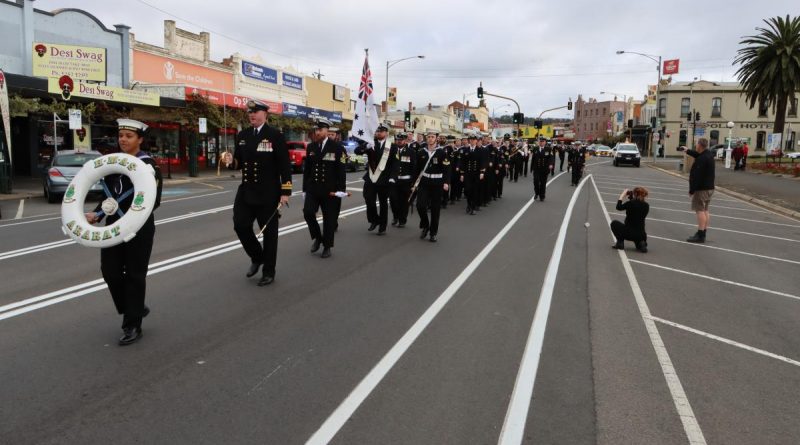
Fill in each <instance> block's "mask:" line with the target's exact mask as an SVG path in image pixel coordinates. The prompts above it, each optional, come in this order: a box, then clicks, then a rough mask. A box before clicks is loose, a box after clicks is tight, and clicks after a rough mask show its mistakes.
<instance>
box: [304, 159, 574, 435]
mask: <svg viewBox="0 0 800 445" xmlns="http://www.w3.org/2000/svg"><path fill="white" fill-rule="evenodd" d="M563 174H564V173H563V172H562V173H559V174H558V175H556V176H555V177H554V178H553V179H551V180H550V181H549V182H548V183H547V184H548V185H549V184H550V183H551V182H553V181H555V180H556V179H558V177H559V176H561V175H563ZM533 202H534V199H533V198H531V199H530V200H529V201H528V202H527V203H526V204H525V205H524V206H522V208H521V209H520V210H519V211H518V212H517V214H516V215H514V217H513V218H511V220H510V221H509V222H508V223H507V224H506V225H505V226H504V227H503V228H502V229H501V230H500V231H499V232H498V233H497V235H495V237H494V238H492V240H491V241H489V244H487V245H486V246H485V247H484V248H483V250H481V251H480V253H478V255H477V256H475V258H473V259H472V261H471V262H470V263H469V264H468V265H467V267H466V268H464V270H463V271H461V273H460V274H459V275H458V276H457V277H456V278H455V280H453V282H452V283H450V285H449V286H447V289H445V290H444V292H442V293H441V295H439V297H438V298H436V300H435V301H434V302H433V304H431V306H430V307H428V309H427V310H426V311H425V312H424V313H423V314H422V316H420V317H419V319H418V320H417V321H416V322H414V324H413V325H412V326H411V327H410V328H409V329H408V331H406V333H405V334H403V336H402V337H400V339H399V340H398V341H397V343H395V344H394V346H392V348H391V349H389V351H388V352H387V353H386V355H384V356H383V357H382V358H381V360H380V361H379V362H378V363H377V364H376V365H375V366H374V367H373V368H372V369H371V370H370V371H369V373H368V374H367V375H366V376H365V377H364V378H363V379H362V380H361V381H360V382H359V383H358V385H356V387H355V388H353V390H352V391H351V392H350V394H348V395H347V398H345V399H344V401H342V403H341V404H339V406H338V407H336V409H335V410H334V411H333V413H331V415H330V416H328V418H327V419H325V422H324V423H323V424H322V425H321V426H320V427H319V429H318V430H317V431H316V432H315V433H314V434H313V435H312V436H311V437H310V438H309V439H308V441H307V442H306V445H322V444H327V443H328V442H330V441H331V440H332V439H333V437H334V436H335V435H336V433H338V432H339V430H340V429H341V428H342V426H344V424H345V423H346V422H347V420H348V419H350V417H351V416H352V415H353V413H355V411H356V409H358V407H359V406H360V405H361V403H363V402H364V400H365V399H366V398H367V397H368V396H369V394H370V393H372V391H373V390H374V389H375V388H376V387H377V386H378V384H379V383H380V382H381V380H383V378H384V377H386V374H388V373H389V371H390V370H391V369H392V368H393V367H394V365H395V364H397V362H398V361H399V360H400V358H401V357H402V356H403V354H405V352H406V351H407V350H408V348H410V347H411V345H412V344H413V343H414V341H416V339H417V338H418V337H419V336H420V334H422V332H423V331H424V330H425V328H427V327H428V325H429V324H430V323H431V322H432V321H433V319H434V318H436V316H437V315H438V314H439V312H440V311H441V310H442V308H444V307H445V305H447V303H448V302H449V301H450V299H451V298H453V296H454V295H455V294H456V292H458V290H459V289H460V288H461V286H462V285H463V284H464V283H465V282H466V281H467V279H469V277H470V276H471V275H472V274H473V273H474V272H475V270H477V268H478V266H480V265H481V263H482V262H483V260H484V259H486V257H487V256H489V254H490V253H491V252H492V250H494V248H495V246H497V244H498V243H499V242H500V240H502V239H503V237H505V235H506V233H508V232H509V230H511V228H512V227H513V226H514V224H516V223H517V221H518V220H519V219H520V218H521V217H522V215H523V214H524V213H525V212H526V211H527V210H528V208H529V207H530V206H531V205H532V204H533Z"/></svg>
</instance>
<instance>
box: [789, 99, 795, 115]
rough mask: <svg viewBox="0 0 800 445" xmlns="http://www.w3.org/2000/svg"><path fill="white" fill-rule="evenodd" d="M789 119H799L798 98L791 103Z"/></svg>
mask: <svg viewBox="0 0 800 445" xmlns="http://www.w3.org/2000/svg"><path fill="white" fill-rule="evenodd" d="M789 117H797V98H796V97H795V98H794V100H790V101H789Z"/></svg>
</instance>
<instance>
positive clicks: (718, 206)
mask: <svg viewBox="0 0 800 445" xmlns="http://www.w3.org/2000/svg"><path fill="white" fill-rule="evenodd" d="M600 193H601V194H603V195H606V196H619V193H612V192H600ZM647 200H648V201H664V202H674V203H677V204H688V203H689V201H688V200H683V201H678V200H675V199H664V198H653V197H650V196H648V197H647ZM606 202H608V201H606ZM716 209H727V210H736V211H739V212H756V213H765V214H771V213H772V212H768V211H766V210H759V209H743V208H741V207H727V206H720V205H715V204H711V210H716ZM692 213H694V212H692Z"/></svg>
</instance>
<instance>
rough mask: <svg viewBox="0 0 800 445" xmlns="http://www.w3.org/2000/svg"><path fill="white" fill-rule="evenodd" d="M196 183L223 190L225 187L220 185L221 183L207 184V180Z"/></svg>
mask: <svg viewBox="0 0 800 445" xmlns="http://www.w3.org/2000/svg"><path fill="white" fill-rule="evenodd" d="M198 184H201V185H204V186H206V187H211V188H214V189H219V190H225V187H222V186H221V185H216V184H209V183H207V182H198Z"/></svg>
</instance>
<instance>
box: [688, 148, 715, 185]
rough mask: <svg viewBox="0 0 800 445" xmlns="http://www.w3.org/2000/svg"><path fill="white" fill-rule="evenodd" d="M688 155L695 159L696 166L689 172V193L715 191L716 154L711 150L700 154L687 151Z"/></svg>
mask: <svg viewBox="0 0 800 445" xmlns="http://www.w3.org/2000/svg"><path fill="white" fill-rule="evenodd" d="M686 154H687V155H689V156H691V157H693V158H694V164H692V169H691V170H690V171H689V193H694V192H697V191H700V190H714V167H715V163H714V162H715V161H714V154H713V153H711V150H705V151H703V152H702V153H698V152H696V151H694V150H687V151H686Z"/></svg>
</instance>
